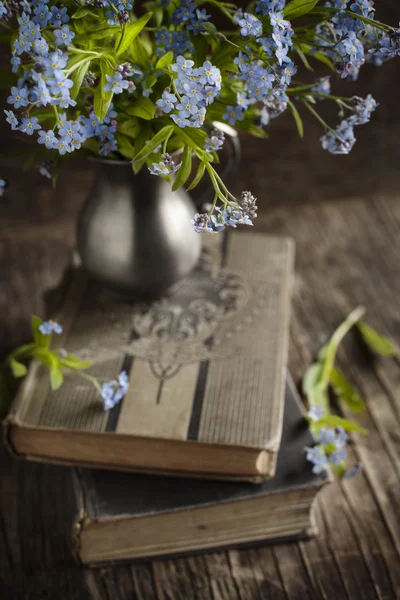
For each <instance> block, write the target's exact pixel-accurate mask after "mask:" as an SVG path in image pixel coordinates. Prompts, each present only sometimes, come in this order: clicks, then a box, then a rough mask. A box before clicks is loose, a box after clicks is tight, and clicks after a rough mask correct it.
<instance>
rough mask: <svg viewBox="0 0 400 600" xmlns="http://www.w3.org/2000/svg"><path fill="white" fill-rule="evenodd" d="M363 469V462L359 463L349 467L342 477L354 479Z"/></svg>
mask: <svg viewBox="0 0 400 600" xmlns="http://www.w3.org/2000/svg"><path fill="white" fill-rule="evenodd" d="M361 471H362V464H361V463H357V464H355V465H354V466H353V467H351V468H350V469H348V470H347V471H346V472H345V473H344V474H343V476H342V479H352V478H353V477H355V476H356V475H358V474H359V473H361Z"/></svg>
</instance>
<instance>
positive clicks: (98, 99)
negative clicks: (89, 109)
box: [93, 58, 115, 121]
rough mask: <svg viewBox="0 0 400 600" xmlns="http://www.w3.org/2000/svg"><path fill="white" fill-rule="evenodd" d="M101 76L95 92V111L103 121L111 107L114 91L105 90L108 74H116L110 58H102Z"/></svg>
mask: <svg viewBox="0 0 400 600" xmlns="http://www.w3.org/2000/svg"><path fill="white" fill-rule="evenodd" d="M100 69H101V77H100V83H99V84H98V86H97V88H96V91H95V93H94V103H93V106H94V112H95V115H96V117H97V118H98V119H99V120H100V121H102V120H103V119H104V117H105V116H106V114H107V112H108V109H109V108H110V104H111V100H112V97H113V95H114V92H112V91H111V92H106V91H104V87H105V86H106V85H107V83H108V82H107V78H106V75H111V76H112V75H114V72H115V69H114V67H113V65H111V64H110V63H109V62H108V60H106V59H105V58H101V60H100Z"/></svg>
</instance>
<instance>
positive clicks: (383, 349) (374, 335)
mask: <svg viewBox="0 0 400 600" xmlns="http://www.w3.org/2000/svg"><path fill="white" fill-rule="evenodd" d="M357 327H358V330H359V332H360V333H361V335H362V337H363V340H364V342H365V343H366V344H367V345H368V346H369V347H370V348H371V349H372V350H374V351H375V352H376V353H377V354H381V355H382V356H395V355H396V349H395V348H394V346H393V344H392V342H391V341H390V340H388V339H387V338H385V337H384V336H383V335H382V334H380V333H378V332H377V331H376V330H375V329H372V327H370V326H369V325H367V324H366V323H363V322H362V321H360V322H359V323H357Z"/></svg>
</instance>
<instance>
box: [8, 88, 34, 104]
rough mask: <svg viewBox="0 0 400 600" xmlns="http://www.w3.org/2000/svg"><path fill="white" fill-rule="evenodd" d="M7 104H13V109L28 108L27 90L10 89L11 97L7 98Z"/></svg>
mask: <svg viewBox="0 0 400 600" xmlns="http://www.w3.org/2000/svg"><path fill="white" fill-rule="evenodd" d="M7 102H8V104H13V105H14V108H20V107H21V106H28V104H29V100H28V90H27V89H26V88H17V87H12V88H11V96H8V98H7Z"/></svg>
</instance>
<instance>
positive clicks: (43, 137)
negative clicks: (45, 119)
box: [38, 130, 59, 150]
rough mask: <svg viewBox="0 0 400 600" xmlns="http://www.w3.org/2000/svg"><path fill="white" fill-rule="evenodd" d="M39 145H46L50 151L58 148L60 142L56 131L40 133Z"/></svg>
mask: <svg viewBox="0 0 400 600" xmlns="http://www.w3.org/2000/svg"><path fill="white" fill-rule="evenodd" d="M38 144H44V145H45V146H46V148H47V149H48V150H52V149H54V148H58V144H59V141H58V139H57V137H56V136H55V134H54V131H51V130H50V131H43V130H41V131H39V137H38Z"/></svg>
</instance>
